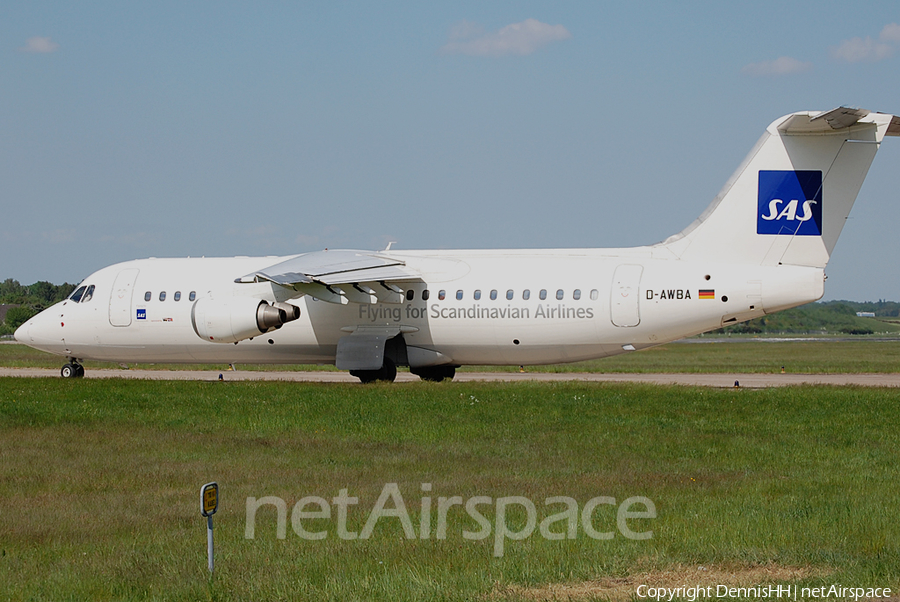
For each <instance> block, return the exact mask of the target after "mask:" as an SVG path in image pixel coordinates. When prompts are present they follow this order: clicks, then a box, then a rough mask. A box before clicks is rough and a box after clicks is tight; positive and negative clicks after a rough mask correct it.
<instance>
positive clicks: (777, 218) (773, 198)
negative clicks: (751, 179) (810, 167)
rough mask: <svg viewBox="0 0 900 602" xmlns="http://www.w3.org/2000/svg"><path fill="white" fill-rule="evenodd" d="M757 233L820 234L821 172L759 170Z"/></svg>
mask: <svg viewBox="0 0 900 602" xmlns="http://www.w3.org/2000/svg"><path fill="white" fill-rule="evenodd" d="M756 216H757V218H756V233H757V234H787V235H789V236H795V235H796V236H820V235H821V234H822V172H821V171H766V170H760V172H759V205H758V207H757V212H756Z"/></svg>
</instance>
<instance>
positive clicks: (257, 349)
mask: <svg viewBox="0 0 900 602" xmlns="http://www.w3.org/2000/svg"><path fill="white" fill-rule="evenodd" d="M385 254H387V255H390V256H391V257H395V258H397V259H399V260H402V261H403V262H405V265H406V266H407V267H409V268H410V269H412V270H414V271H416V272H417V273H418V274H420V275H421V277H420V278H416V279H412V280H408V281H405V282H395V283H394V284H396V285H397V286H398V287H399V288H400V289H402V290H403V291H404V294H403V297H402V299H403V301H402V303H383V302H379V303H373V304H370V303H345V304H339V303H330V302H325V301H320V300H316V299H314V298H312V297H310V296H308V295H306V296H300V295H299V294H298V293H296V292H295V291H291V290H290V289H285V288H283V287H280V286H278V285H275V284H273V283H271V282H256V283H238V282H235V280H236V279H237V278H239V277H241V276H242V275H244V274H248V273H254V272H255V271H257V270H260V269H262V268H264V267H266V266H270V265H272V264H273V263H276V262H278V261H279V260H283V259H288V258H273V257H255V258H249V257H235V258H186V259H144V260H136V261H129V262H125V263H120V264H116V265H113V266H110V267H107V268H104V269H102V270H99V271H97V272H95V273H94V274H92V275H91V276H89V277H88V278H87V279H85V281H84V284H85V285H93V286H94V287H95V288H94V291H93V296H92V298H91V299H90V300H88V301H83V302H79V303H76V302H74V301H72V300H67V301H63V302H61V303H58V304H56V305H54V306H53V307H51V308H49V309H47V310H45V311H44V312H42V313H41V314H39V315H38V316H35V318H33V319H32V320H30V321H29V322H27V323H26V324H25V325H23V326H22V328H21V329H20V330H19V331H17V333H16V338H17V339H18V340H19V341H21V342H24V343H26V344H28V345H30V346H32V347H36V348H39V349H43V350H46V351H49V352H51V353H56V354H59V355H64V356H67V357H70V358H74V359H79V360H82V359H93V360H109V361H116V362H177V363H201V362H232V363H238V362H241V363H248V362H250V363H284V364H302V363H334V362H335V354H336V349H337V345H338V340H339V339H341V337H344V336H347V334H348V333H351V332H358V331H361V330H363V331H364V330H365V329H369V328H371V329H378V328H399V329H400V332H402V333H403V338H404V339H405V342H406V344H407V345H408V346H412V347H416V348H419V349H425V350H430V351H435V352H438V353H440V354H442V356H444V357H445V358H448V359H449V360H450V363H452V364H455V365H465V364H494V365H503V364H506V365H527V364H547V363H557V362H573V361H579V360H586V359H592V358H600V357H604V356H609V355H615V354H619V353H624V352H627V351H631V350H636V349H642V348H646V347H651V346H654V345H659V344H662V343H666V342H669V341H673V340H676V339H680V338H683V337H686V336H690V335H693V334H696V333H700V332H705V331H709V330H713V329H716V328H719V327H721V326H723V325H727V324H730V323H735V322H740V321H744V320H748V319H750V318H753V317H758V316H761V315H763V314H765V313H770V312H772V311H776V310H780V309H785V308H787V307H793V306H796V305H799V304H802V303H807V302H810V301H814V300H816V299H818V298H820V297H821V296H822V293H823V279H824V272H823V269H821V268H813V267H792V266H758V265H756V266H754V265H746V266H744V265H735V264H734V263H729V264H718V263H715V262H704V263H699V262H687V261H683V260H678V259H674V258H670V257H668V256H667V251H666V249H665V248H664V247H659V246H656V247H637V248H631V249H584V250H579V249H571V250H522V251H448V252H440V251H407V252H398V251H391V252H387V253H385ZM426 290H427V291H428V292H427V300H426V299H424V298H423V297H424V296H425V294H424V292H425V291H426ZM410 291H411V292H410ZM476 291H480V299H476V298H475V295H476ZM492 291H496V298H495V299H492V298H491V297H492ZM526 291H527V293H526ZM542 291H545V292H546V294H545V295H544V296H545V298H541V297H542ZM576 291H577V292H576ZM192 292H193V293H194V294H195V295H194V299H193V300H192V299H191V298H190V296H191V293H192ZM160 293H165V300H160V297H161V295H160ZM176 293H179V294H178V297H179V300H177V301H176V300H175V297H176ZM526 296H527V299H526V298H525V297H526ZM207 297H211V298H215V299H223V298H232V297H237V298H247V297H249V298H254V299H264V300H266V301H269V302H289V303H291V304H294V305H297V306H299V307H300V318H299V319H297V320H295V321H293V322H289V323H287V324H285V325H284V326H282V327H281V328H280V329H278V330H275V331H271V332H268V333H264V334H259V335H257V336H254V337H253V338H251V339H246V340H241V341H239V342H238V343H236V344H234V343H227V344H226V343H217V342H211V341H209V340H204V339H203V338H201V336H200V335H199V334H198V332H197V329H196V327H195V325H194V321H193V320H194V318H193V316H192V311H193V309H194V306H195V304H196V303H197V302H198V301H200V300H202V299H204V298H207ZM458 297H459V298H458ZM576 297H577V298H576ZM148 298H149V300H146V299H148Z"/></svg>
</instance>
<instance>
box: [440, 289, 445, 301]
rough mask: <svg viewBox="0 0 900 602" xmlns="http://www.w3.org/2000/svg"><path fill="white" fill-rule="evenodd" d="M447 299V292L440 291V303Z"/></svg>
mask: <svg viewBox="0 0 900 602" xmlns="http://www.w3.org/2000/svg"><path fill="white" fill-rule="evenodd" d="M446 297H447V291H444V290H442V291H439V292H438V301H443V300H444V299H445V298H446Z"/></svg>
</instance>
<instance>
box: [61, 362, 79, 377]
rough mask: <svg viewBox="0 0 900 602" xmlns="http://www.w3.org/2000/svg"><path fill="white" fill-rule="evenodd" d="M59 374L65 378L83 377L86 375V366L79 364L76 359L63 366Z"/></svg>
mask: <svg viewBox="0 0 900 602" xmlns="http://www.w3.org/2000/svg"><path fill="white" fill-rule="evenodd" d="M59 375H60V376H62V377H63V378H82V377H83V376H84V366H82V365H81V364H79V363H78V362H77V361H76V360H72V361H71V362H69V363H68V364H66V365H65V366H63V367H62V369H61V370H60V371H59Z"/></svg>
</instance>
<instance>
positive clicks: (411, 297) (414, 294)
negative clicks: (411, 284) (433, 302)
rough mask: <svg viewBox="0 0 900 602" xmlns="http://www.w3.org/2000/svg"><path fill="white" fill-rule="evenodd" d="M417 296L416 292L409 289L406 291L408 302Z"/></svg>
mask: <svg viewBox="0 0 900 602" xmlns="http://www.w3.org/2000/svg"><path fill="white" fill-rule="evenodd" d="M415 296H416V291H414V290H412V289H409V290H407V291H406V300H407V301H412V300H413V299H414V298H415Z"/></svg>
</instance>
